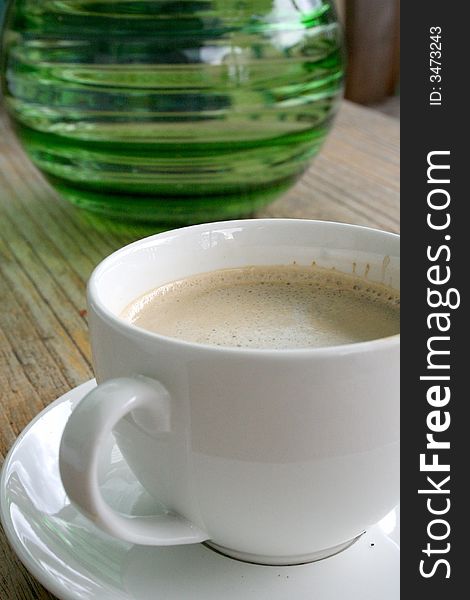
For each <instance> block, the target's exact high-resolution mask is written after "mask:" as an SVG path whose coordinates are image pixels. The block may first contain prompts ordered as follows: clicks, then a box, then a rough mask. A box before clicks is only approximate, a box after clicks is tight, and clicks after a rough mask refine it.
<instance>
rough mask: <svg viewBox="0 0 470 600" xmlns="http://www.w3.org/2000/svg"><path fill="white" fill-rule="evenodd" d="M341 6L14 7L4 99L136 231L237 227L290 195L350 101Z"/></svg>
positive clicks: (184, 0)
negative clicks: (139, 225) (146, 226)
mask: <svg viewBox="0 0 470 600" xmlns="http://www.w3.org/2000/svg"><path fill="white" fill-rule="evenodd" d="M341 45H342V42H341V32H340V27H339V25H338V21H337V17H336V13H335V10H334V6H333V5H332V3H331V2H330V1H326V0H177V1H176V0H175V1H173V0H41V1H40V2H38V0H12V1H11V2H9V3H8V4H7V10H6V15H5V19H4V27H3V35H2V46H1V48H2V50H1V52H2V54H1V56H2V88H3V96H4V102H5V105H6V108H7V111H8V113H9V114H10V116H11V119H12V122H13V123H14V125H15V129H16V131H17V132H18V136H19V138H20V140H21V141H22V144H23V146H24V147H25V149H26V151H27V152H28V154H29V156H30V157H31V159H32V161H33V162H34V164H35V165H36V166H37V167H38V168H39V169H40V170H41V171H42V173H43V174H44V175H45V176H46V177H47V178H48V179H49V181H50V182H51V183H52V184H53V186H54V187H55V188H56V189H57V190H59V192H60V193H61V195H62V196H63V197H64V198H66V199H68V200H69V201H71V202H73V203H74V204H76V205H78V206H81V207H83V208H86V209H89V210H92V211H96V212H99V213H102V214H104V215H107V216H113V217H118V218H121V219H124V220H135V221H151V222H156V223H161V224H167V225H175V224H185V223H196V222H201V221H207V220H218V219H225V218H228V219H230V218H236V217H239V216H243V215H247V214H250V213H252V212H253V211H254V210H256V209H258V208H260V207H261V206H263V205H265V204H267V203H269V202H271V201H272V200H274V199H275V198H276V197H277V196H278V195H279V194H280V193H282V192H283V191H284V190H286V189H288V188H289V186H291V185H292V183H293V182H294V181H295V180H296V178H297V177H298V176H299V175H300V174H301V173H302V171H304V169H305V168H306V166H307V165H308V163H309V161H310V159H311V158H312V157H313V156H314V155H315V154H316V152H317V151H318V150H319V148H320V146H321V144H322V142H323V140H324V138H325V136H326V134H327V132H328V130H329V128H330V126H331V123H332V119H333V116H334V114H335V111H336V108H337V105H338V100H339V98H340V96H341V92H342V81H343V65H342V48H341Z"/></svg>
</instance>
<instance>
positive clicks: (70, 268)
mask: <svg viewBox="0 0 470 600" xmlns="http://www.w3.org/2000/svg"><path fill="white" fill-rule="evenodd" d="M258 216H260V217H261V216H263V217H300V218H310V219H327V220H334V221H345V222H349V223H357V224H361V225H370V226H373V227H379V228H381V229H386V230H389V231H395V232H396V231H398V227H399V125H398V121H396V120H394V119H392V118H390V117H386V116H383V115H381V114H379V113H376V112H374V111H372V110H370V109H365V108H361V107H358V106H355V105H353V104H350V103H347V102H345V103H344V104H343V107H342V110H341V112H340V115H339V117H338V120H337V122H336V125H335V128H334V130H333V132H332V133H331V136H330V137H329V139H328V141H327V143H326V144H325V146H324V148H323V150H322V152H321V153H320V155H319V156H318V158H317V159H316V160H315V161H314V163H313V165H312V166H311V168H310V169H309V170H308V172H307V173H306V174H305V176H304V177H303V178H302V180H301V181H299V182H298V183H297V185H296V186H295V187H294V188H293V189H292V190H291V191H290V192H289V193H288V194H287V195H286V196H284V197H283V198H281V199H280V200H278V201H277V202H275V203H274V204H272V205H271V206H270V207H268V208H267V209H265V210H263V211H262V212H261V213H259V215H258ZM151 232H152V231H151V230H149V229H148V228H145V229H144V228H141V227H129V226H124V225H117V224H116V225H110V224H103V223H97V222H95V221H94V220H93V219H92V218H90V216H89V215H87V214H86V213H83V212H80V211H79V210H77V209H75V208H74V207H73V206H70V205H69V204H67V203H66V202H65V201H63V200H60V199H59V198H58V197H57V195H56V194H55V192H54V191H53V190H52V189H51V187H50V186H49V185H48V184H47V183H46V182H45V181H44V179H43V178H42V177H41V175H40V174H39V173H38V172H37V171H36V170H35V169H34V168H33V167H32V166H31V164H30V163H29V161H28V159H27V158H26V157H25V155H24V154H23V152H22V151H21V149H20V148H19V146H18V144H17V143H16V141H15V140H14V138H13V135H12V134H11V133H10V131H9V130H8V127H7V126H6V123H5V119H4V118H2V116H1V113H0V302H1V306H0V393H1V395H0V457H1V458H2V460H3V458H4V456H5V454H6V452H7V451H8V449H9V448H10V447H11V445H12V444H13V442H14V441H15V439H16V437H17V435H18V434H19V433H20V431H21V430H22V429H23V428H24V427H25V425H26V424H27V423H28V422H29V421H30V420H31V419H32V418H33V417H34V416H35V415H36V414H37V413H38V412H39V411H40V410H42V409H43V408H44V407H45V406H47V405H48V404H49V403H50V402H52V401H53V400H55V399H56V398H57V397H59V396H60V395H61V394H63V393H64V392H66V391H68V390H70V389H71V388H72V387H74V386H76V385H78V384H80V383H83V382H84V381H86V380H88V379H90V378H91V377H92V369H91V362H90V346H89V342H88V333H87V323H86V310H85V308H86V307H85V282H86V280H87V279H88V277H89V275H90V273H91V271H92V269H93V268H94V267H95V266H96V265H97V264H98V263H99V262H100V261H101V260H102V259H103V258H104V257H105V256H107V255H108V254H110V253H111V252H113V251H114V250H116V249H117V248H119V247H120V246H123V245H124V244H127V243H129V242H131V241H132V240H134V239H137V238H139V237H143V236H144V235H148V234H149V233H151ZM0 598H1V599H2V600H19V599H22V600H30V599H32V598H34V599H40V600H44V599H46V598H47V599H49V600H50V599H51V598H52V596H51V595H50V594H49V593H48V592H47V591H45V590H44V589H43V588H42V587H41V586H40V585H39V584H38V583H37V582H36V581H35V580H34V579H33V578H32V577H31V576H30V575H29V574H28V573H27V571H26V570H25V569H24V568H23V567H22V565H21V564H20V562H19V560H18V559H17V558H16V557H15V555H14V554H13V552H12V551H11V549H10V547H9V545H8V543H7V541H6V539H5V537H4V535H3V532H0Z"/></svg>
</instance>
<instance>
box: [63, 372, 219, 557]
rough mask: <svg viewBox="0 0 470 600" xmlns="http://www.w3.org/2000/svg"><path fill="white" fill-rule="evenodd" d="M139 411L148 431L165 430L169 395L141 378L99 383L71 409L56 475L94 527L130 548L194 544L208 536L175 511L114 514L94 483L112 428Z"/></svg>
mask: <svg viewBox="0 0 470 600" xmlns="http://www.w3.org/2000/svg"><path fill="white" fill-rule="evenodd" d="M134 410H139V412H140V415H139V416H140V417H141V419H140V420H142V421H143V422H145V424H146V429H147V430H153V431H155V432H164V431H169V430H170V396H169V393H168V391H167V390H166V389H165V388H164V387H163V385H162V384H161V383H159V382H158V381H156V380H154V379H149V378H146V377H140V376H139V377H135V378H130V377H123V378H119V379H111V380H108V381H106V382H104V383H101V384H99V385H98V386H97V387H96V388H95V389H93V390H92V391H91V392H89V393H88V394H87V395H86V396H85V397H84V398H83V399H82V400H81V401H80V402H79V404H78V405H77V406H76V407H75V408H74V410H73V412H72V414H71V415H70V418H69V420H68V422H67V424H66V426H65V429H64V433H63V435H62V440H61V443H60V451H59V467H60V476H61V478H62V483H63V485H64V488H65V491H66V493H67V495H68V496H69V498H70V499H71V500H72V501H73V502H74V504H75V505H76V506H77V507H78V508H79V509H80V511H81V512H82V513H84V514H85V516H87V517H88V518H89V519H91V520H92V521H93V522H94V523H95V524H96V525H97V526H98V527H100V528H101V529H103V530H104V531H106V532H107V533H110V534H111V535H113V536H115V537H117V538H120V539H122V540H125V541H127V542H131V543H134V544H143V545H152V546H172V545H176V544H194V543H198V542H202V541H204V540H207V539H208V538H209V536H208V535H207V534H206V533H205V532H204V531H202V530H201V529H199V528H198V527H196V526H195V525H193V524H192V523H191V522H190V521H187V520H186V519H184V518H183V517H181V516H179V515H177V514H174V513H170V512H168V513H165V514H163V515H156V516H150V517H148V516H143V517H135V516H131V515H128V516H127V515H123V514H120V513H117V512H116V511H114V510H113V509H112V508H111V507H110V506H109V505H108V504H107V503H106V502H105V501H104V499H103V497H102V495H101V492H100V489H99V483H98V464H99V453H100V449H101V447H102V444H103V442H104V441H105V440H106V438H107V437H108V436H109V435H110V434H111V432H112V429H113V427H114V426H115V425H116V424H117V423H118V421H120V420H121V419H122V418H123V417H124V416H125V415H127V414H128V413H130V412H131V411H134Z"/></svg>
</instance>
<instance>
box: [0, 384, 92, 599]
mask: <svg viewBox="0 0 470 600" xmlns="http://www.w3.org/2000/svg"><path fill="white" fill-rule="evenodd" d="M93 385H96V379H95V378H92V379H89V380H87V381H85V382H83V383H80V384H79V385H77V386H75V387H73V388H71V389H70V390H68V391H67V392H65V393H64V394H62V395H61V396H59V397H58V398H57V399H56V400H53V401H52V402H51V403H50V404H48V405H47V406H45V407H44V408H43V409H42V410H41V411H39V413H38V414H37V415H36V416H35V417H34V418H33V419H32V420H31V421H30V422H29V423H28V424H27V425H26V427H25V428H24V429H23V430H22V431H21V433H20V434H19V435H18V437H17V438H16V440H15V441H14V443H13V445H12V447H11V448H10V450H9V451H8V452H7V455H6V456H5V460H4V462H3V465H2V468H1V476H0V522H1V524H2V527H3V530H4V532H5V536H6V538H7V540H8V543H9V544H10V546H11V549H12V550H13V552H14V553H15V555H16V557H17V558H18V559H19V560H20V562H21V564H22V565H23V566H24V568H25V569H26V570H27V571H28V573H29V574H30V575H32V576H33V577H34V579H36V580H37V581H38V582H39V583H40V584H41V585H42V586H43V587H44V588H45V589H46V590H47V591H48V592H50V593H51V594H54V596H57V598H58V599H59V600H77V597H76V596H75V595H70V594H69V593H68V591H67V589H66V588H65V587H64V586H61V585H60V584H59V583H57V581H56V580H55V579H54V578H52V577H50V578H48V576H47V573H46V571H45V570H44V569H41V568H40V567H38V566H37V565H36V563H35V562H34V561H31V560H30V558H29V556H30V553H28V552H27V551H26V550H25V549H24V545H23V544H22V543H21V541H20V539H19V537H18V535H17V534H16V532H15V530H14V528H13V524H12V522H11V518H10V515H9V513H8V511H7V509H6V507H5V506H4V504H5V499H6V494H5V493H4V490H5V489H6V476H7V471H8V467H9V465H10V463H11V458H12V456H13V454H14V453H15V452H16V450H17V449H18V448H19V446H20V445H21V443H22V442H23V440H24V438H25V437H26V436H27V435H28V433H29V430H30V429H32V427H34V425H35V424H36V423H37V421H39V420H40V419H41V418H42V417H43V416H44V415H46V414H47V413H48V412H50V411H51V410H53V409H54V408H55V407H56V406H58V405H60V404H62V403H63V402H64V401H65V399H66V396H68V395H69V394H72V393H77V391H78V390H79V389H80V388H82V387H83V388H88V387H90V388H92V387H93ZM77 401H78V398H77Z"/></svg>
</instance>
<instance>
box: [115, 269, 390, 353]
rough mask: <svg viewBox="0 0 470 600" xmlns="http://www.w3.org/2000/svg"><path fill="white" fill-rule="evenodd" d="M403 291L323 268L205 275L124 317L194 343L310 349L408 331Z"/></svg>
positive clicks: (149, 296)
mask: <svg viewBox="0 0 470 600" xmlns="http://www.w3.org/2000/svg"><path fill="white" fill-rule="evenodd" d="M399 306H400V295H399V293H398V292H397V291H396V290H392V289H391V288H389V287H387V286H385V285H381V284H378V283H372V282H370V281H367V280H365V279H362V278H360V277H357V276H355V275H348V274H345V273H341V272H339V271H336V270H334V269H323V268H320V267H317V266H308V267H304V266H298V265H288V266H261V267H260V266H256V267H244V268H239V269H223V270H219V271H211V272H209V273H202V274H200V275H195V276H192V277H188V278H186V279H182V280H179V281H174V282H172V283H168V284H167V285H164V286H161V287H159V288H156V289H154V290H151V291H150V292H148V293H146V294H144V295H143V296H141V297H140V298H137V299H136V300H135V301H134V302H132V303H131V304H130V305H129V306H128V307H127V308H126V309H125V310H124V312H123V313H122V315H121V316H122V317H123V318H124V319H126V320H127V321H130V322H131V323H133V324H134V325H136V326H138V327H142V328H144V329H147V330H150V331H153V332H155V333H159V334H162V335H166V336H169V337H173V338H180V339H183V340H186V341H189V342H196V343H202V344H210V345H216V346H236V347H244V348H276V349H287V348H309V347H323V346H335V345H338V344H348V343H351V342H361V341H366V340H372V339H378V338H382V337H388V336H390V335H394V334H396V333H398V332H399V329H400V309H399Z"/></svg>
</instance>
